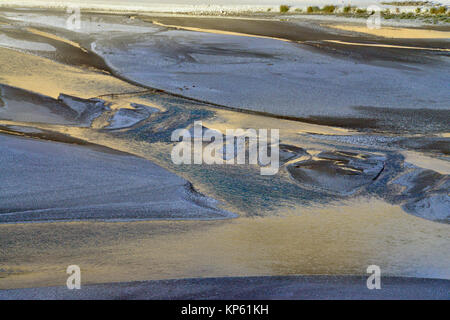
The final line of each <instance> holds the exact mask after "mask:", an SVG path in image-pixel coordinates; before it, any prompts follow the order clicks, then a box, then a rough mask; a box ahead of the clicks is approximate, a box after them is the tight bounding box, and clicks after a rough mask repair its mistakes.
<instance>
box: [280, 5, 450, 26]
mask: <svg viewBox="0 0 450 320" xmlns="http://www.w3.org/2000/svg"><path fill="white" fill-rule="evenodd" d="M404 3H408V5H410V6H414V5H429V4H430V2H428V1H394V2H386V3H385V4H390V5H399V6H400V5H406V4H404ZM280 11H281V8H280ZM293 11H294V10H293ZM295 12H296V13H303V14H305V13H306V14H335V15H344V16H349V17H357V18H367V17H369V16H370V15H373V14H374V13H375V11H373V10H372V11H370V12H368V11H367V9H364V8H357V7H354V6H351V5H347V6H344V7H341V8H339V7H338V6H334V5H325V6H323V7H322V8H319V7H317V6H309V7H307V8H306V10H301V9H295ZM381 16H382V17H383V18H384V19H387V20H388V19H421V20H422V21H423V22H425V23H438V22H439V23H441V22H444V23H449V22H450V10H449V9H448V6H439V7H437V6H436V7H431V8H430V9H426V8H415V9H414V10H413V11H411V12H401V10H400V8H398V7H397V8H391V9H385V10H383V11H382V12H381Z"/></svg>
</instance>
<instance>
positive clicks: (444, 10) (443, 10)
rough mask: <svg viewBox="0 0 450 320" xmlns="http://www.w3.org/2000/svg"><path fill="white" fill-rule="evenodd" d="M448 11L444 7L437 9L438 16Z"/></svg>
mask: <svg viewBox="0 0 450 320" xmlns="http://www.w3.org/2000/svg"><path fill="white" fill-rule="evenodd" d="M446 11H447V8H446V7H444V6H442V7H439V8H438V9H437V13H438V14H444V13H445V12H446Z"/></svg>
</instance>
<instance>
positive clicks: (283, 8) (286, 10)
mask: <svg viewBox="0 0 450 320" xmlns="http://www.w3.org/2000/svg"><path fill="white" fill-rule="evenodd" d="M289 9H290V7H289V6H287V5H285V4H282V5H281V6H280V12H281V13H286V12H288V11H289Z"/></svg>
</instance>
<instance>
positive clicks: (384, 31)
mask: <svg viewBox="0 0 450 320" xmlns="http://www.w3.org/2000/svg"><path fill="white" fill-rule="evenodd" d="M326 26H327V27H331V28H334V29H339V30H345V31H353V32H358V33H364V34H370V35H374V36H378V37H383V38H395V39H450V32H449V31H439V30H430V29H419V28H394V27H385V26H381V28H379V29H376V28H373V29H369V28H368V27H367V26H361V25H339V24H328V25H326Z"/></svg>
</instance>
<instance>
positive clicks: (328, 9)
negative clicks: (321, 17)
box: [322, 5, 336, 13]
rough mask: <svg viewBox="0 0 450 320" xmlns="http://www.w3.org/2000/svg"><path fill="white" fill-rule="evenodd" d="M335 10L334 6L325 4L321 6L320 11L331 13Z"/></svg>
mask: <svg viewBox="0 0 450 320" xmlns="http://www.w3.org/2000/svg"><path fill="white" fill-rule="evenodd" d="M335 10H336V7H335V6H331V5H327V6H324V7H323V8H322V11H323V12H325V13H333V12H334V11H335Z"/></svg>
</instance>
